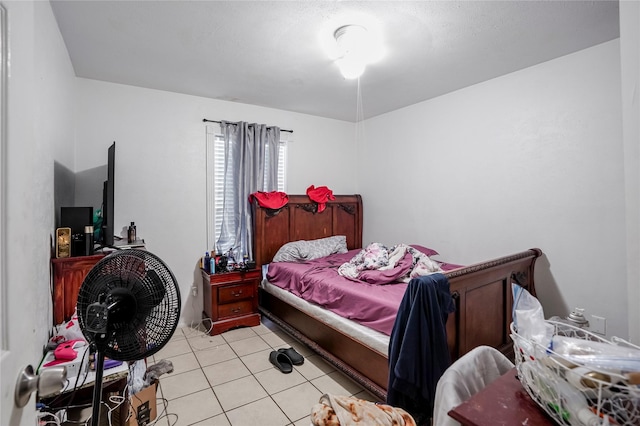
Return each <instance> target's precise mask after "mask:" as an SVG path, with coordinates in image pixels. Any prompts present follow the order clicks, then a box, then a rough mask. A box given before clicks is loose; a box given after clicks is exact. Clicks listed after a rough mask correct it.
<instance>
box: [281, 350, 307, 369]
mask: <svg viewBox="0 0 640 426" xmlns="http://www.w3.org/2000/svg"><path fill="white" fill-rule="evenodd" d="M278 352H280V353H283V354H285V355H286V356H287V357H289V359H290V360H291V363H292V364H293V365H302V364H304V357H303V356H302V355H300V354H299V353H298V352H297V351H296V350H295V349H293V348H286V349H285V348H281V349H278Z"/></svg>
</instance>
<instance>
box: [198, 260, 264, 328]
mask: <svg viewBox="0 0 640 426" xmlns="http://www.w3.org/2000/svg"><path fill="white" fill-rule="evenodd" d="M201 272H202V296H203V300H202V306H203V312H202V317H203V318H204V319H206V320H209V321H210V324H209V325H212V327H211V332H210V334H211V335H212V336H213V335H216V334H220V333H224V332H225V331H227V330H230V329H232V328H235V327H241V326H246V327H253V326H256V325H259V324H260V314H259V313H258V284H259V283H260V270H258V269H252V270H248V271H232V272H224V273H220V274H208V273H207V272H205V271H204V270H201ZM205 324H206V323H205Z"/></svg>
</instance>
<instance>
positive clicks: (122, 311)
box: [77, 249, 181, 361]
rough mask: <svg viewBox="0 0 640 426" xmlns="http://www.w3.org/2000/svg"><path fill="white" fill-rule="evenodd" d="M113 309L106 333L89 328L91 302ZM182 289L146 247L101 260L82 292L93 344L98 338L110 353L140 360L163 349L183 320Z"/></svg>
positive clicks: (82, 314)
mask: <svg viewBox="0 0 640 426" xmlns="http://www.w3.org/2000/svg"><path fill="white" fill-rule="evenodd" d="M94 303H102V304H106V305H108V306H111V307H113V310H110V313H109V321H108V326H107V330H106V333H104V336H102V334H100V336H96V333H94V332H91V331H88V330H87V328H88V327H87V326H88V324H87V322H88V321H87V318H86V312H87V309H88V307H89V306H90V305H92V304H94ZM180 307H181V299H180V290H179V287H178V283H177V281H176V279H175V276H174V275H173V273H172V272H171V270H170V269H169V267H168V266H167V265H166V264H165V263H164V262H163V261H162V260H161V259H160V258H159V257H157V256H156V255H154V254H153V253H151V252H149V251H146V250H138V249H130V250H122V251H116V252H113V253H111V254H109V255H108V256H106V257H104V258H103V259H101V260H100V261H99V262H98V263H96V265H95V266H94V267H93V268H92V269H91V271H90V272H89V273H88V274H87V276H86V278H85V279H84V281H83V283H82V286H81V287H80V292H79V295H78V302H77V309H78V321H79V323H80V328H81V329H82V331H83V334H84V335H85V337H86V339H87V341H88V342H89V343H94V342H96V340H97V339H99V341H100V342H101V343H102V344H103V348H102V350H103V351H104V354H105V356H107V357H108V358H111V359H115V360H121V361H135V360H139V359H143V358H146V357H148V356H151V355H153V354H155V353H156V352H158V351H159V350H160V349H162V347H163V346H164V345H165V344H166V343H167V342H168V341H169V339H170V338H171V336H172V335H173V333H174V331H175V329H176V327H177V326H178V321H179V319H180Z"/></svg>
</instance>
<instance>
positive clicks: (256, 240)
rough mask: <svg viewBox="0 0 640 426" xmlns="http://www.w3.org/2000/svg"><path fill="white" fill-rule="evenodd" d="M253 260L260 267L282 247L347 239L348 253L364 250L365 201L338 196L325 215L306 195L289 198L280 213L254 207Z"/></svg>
mask: <svg viewBox="0 0 640 426" xmlns="http://www.w3.org/2000/svg"><path fill="white" fill-rule="evenodd" d="M252 213H253V214H252V219H253V229H254V234H253V257H254V260H255V261H256V265H257V266H258V267H260V266H262V265H264V264H266V263H269V262H271V260H272V259H273V256H275V254H276V253H277V251H278V249H279V248H280V247H282V245H283V244H285V243H288V242H291V241H298V240H315V239H317V238H324V237H331V236H333V235H346V237H347V248H348V249H349V250H353V249H357V248H362V197H360V195H358V194H355V195H336V196H335V200H332V201H328V202H327V204H326V208H325V210H324V211H323V212H322V213H318V205H317V203H315V202H313V201H311V200H310V199H309V197H308V196H307V195H289V203H288V204H287V205H286V206H284V207H282V208H281V209H278V210H272V209H268V208H263V207H260V205H259V204H258V202H257V201H254V202H253V205H252Z"/></svg>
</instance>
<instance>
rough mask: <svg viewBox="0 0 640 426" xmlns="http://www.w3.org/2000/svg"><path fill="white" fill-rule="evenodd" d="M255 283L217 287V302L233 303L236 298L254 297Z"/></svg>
mask: <svg viewBox="0 0 640 426" xmlns="http://www.w3.org/2000/svg"><path fill="white" fill-rule="evenodd" d="M255 287H256V286H255V284H254V283H248V284H238V285H228V286H224V287H219V288H218V304H220V305H222V304H225V303H233V302H236V301H238V300H244V299H251V298H252V297H255V294H254V291H255Z"/></svg>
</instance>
